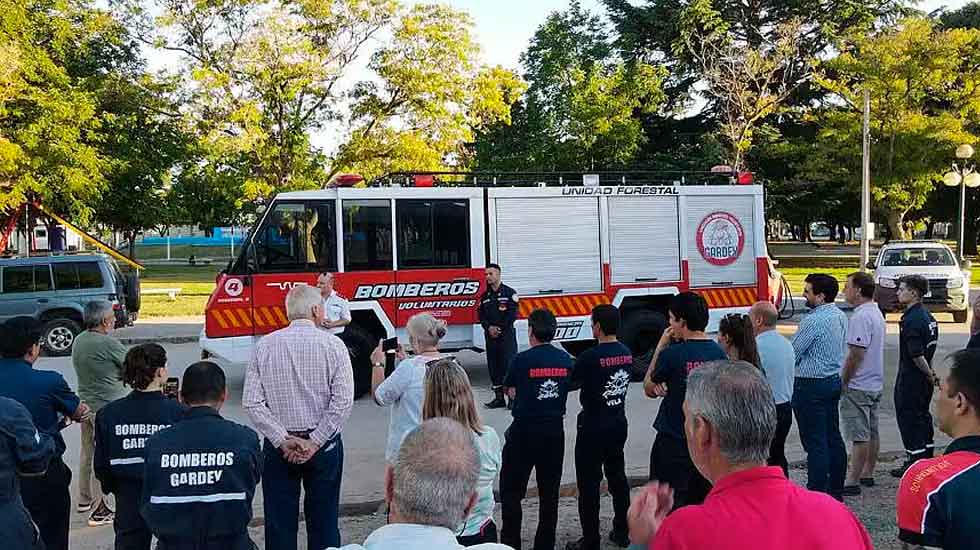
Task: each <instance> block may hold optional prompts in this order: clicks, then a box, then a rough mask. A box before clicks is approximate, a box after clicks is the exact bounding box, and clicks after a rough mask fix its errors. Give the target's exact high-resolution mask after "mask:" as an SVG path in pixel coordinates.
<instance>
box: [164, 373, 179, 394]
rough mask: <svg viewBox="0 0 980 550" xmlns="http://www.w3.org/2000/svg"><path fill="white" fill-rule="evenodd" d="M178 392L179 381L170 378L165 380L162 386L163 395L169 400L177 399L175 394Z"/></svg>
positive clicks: (172, 377) (173, 377) (175, 378)
mask: <svg viewBox="0 0 980 550" xmlns="http://www.w3.org/2000/svg"><path fill="white" fill-rule="evenodd" d="M179 392H180V379H179V378H177V377H175V376H171V377H170V378H167V382H166V383H165V384H164V385H163V395H165V396H167V397H169V398H171V399H177V394H178V393H179Z"/></svg>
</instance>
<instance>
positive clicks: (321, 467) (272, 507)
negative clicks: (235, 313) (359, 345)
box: [242, 285, 354, 550]
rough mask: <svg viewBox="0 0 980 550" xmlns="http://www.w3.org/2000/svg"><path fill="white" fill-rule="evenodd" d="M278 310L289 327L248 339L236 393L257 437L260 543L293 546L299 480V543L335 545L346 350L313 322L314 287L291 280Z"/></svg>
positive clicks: (319, 310) (348, 393) (279, 548)
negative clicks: (251, 348)
mask: <svg viewBox="0 0 980 550" xmlns="http://www.w3.org/2000/svg"><path fill="white" fill-rule="evenodd" d="M286 314H287V316H288V317H289V320H290V324H289V326H287V327H285V328H283V329H280V330H277V331H275V332H273V333H271V334H268V335H266V336H265V337H263V338H262V339H261V340H259V343H258V344H257V345H256V347H255V354H254V355H253V357H252V361H251V362H250V363H249V365H248V370H247V371H246V372H245V391H244V395H243V396H242V406H243V407H244V408H245V411H246V412H247V413H248V416H249V418H250V419H251V421H252V424H253V425H254V426H255V429H256V430H257V431H258V432H259V433H260V434H262V436H264V438H265V440H264V441H263V446H264V453H263V454H264V455H265V465H264V474H263V476H262V493H263V501H264V506H265V544H266V548H267V549H268V550H296V532H297V529H298V527H299V495H300V481H302V483H303V488H304V490H305V492H306V499H305V509H304V512H305V517H306V536H307V548H327V547H330V546H340V530H339V528H338V525H337V512H338V506H339V502H340V480H341V476H342V473H343V466H344V447H343V444H342V442H341V438H340V433H341V431H342V429H343V426H344V423H345V422H346V421H347V417H348V416H350V411H351V406H352V405H353V403H354V377H353V372H352V369H351V363H350V357H349V356H348V354H347V348H346V347H345V346H344V344H343V342H341V340H340V339H339V338H337V337H336V336H334V335H333V334H330V333H329V332H328V331H325V330H322V329H320V328H318V327H320V326H321V325H322V323H323V317H324V311H323V301H322V299H321V298H320V293H319V292H318V291H317V289H316V288H313V287H311V286H307V285H300V286H296V287H293V289H292V290H290V291H289V294H287V295H286Z"/></svg>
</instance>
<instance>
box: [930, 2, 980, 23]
mask: <svg viewBox="0 0 980 550" xmlns="http://www.w3.org/2000/svg"><path fill="white" fill-rule="evenodd" d="M939 25H940V26H941V27H942V28H944V29H980V2H970V3H969V4H966V5H965V6H963V7H961V8H960V9H958V10H954V11H947V12H944V13H943V14H942V15H940V16H939Z"/></svg>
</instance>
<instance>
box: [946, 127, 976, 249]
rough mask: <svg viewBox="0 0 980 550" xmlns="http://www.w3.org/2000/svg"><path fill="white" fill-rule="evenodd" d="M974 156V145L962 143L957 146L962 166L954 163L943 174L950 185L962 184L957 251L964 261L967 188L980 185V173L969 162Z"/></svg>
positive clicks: (957, 154)
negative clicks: (950, 168) (951, 167)
mask: <svg viewBox="0 0 980 550" xmlns="http://www.w3.org/2000/svg"><path fill="white" fill-rule="evenodd" d="M972 157H973V146H971V145H967V144H964V145H960V146H959V147H957V148H956V158H957V159H959V160H960V162H961V163H962V166H961V165H960V164H957V163H955V162H954V163H953V169H952V170H950V171H949V172H946V174H945V175H944V176H943V183H945V184H946V185H947V186H949V187H956V186H957V185H958V186H960V238H959V240H957V243H956V251H957V254H958V255H959V259H960V261H961V262H962V261H963V260H964V257H963V238H964V235H965V234H966V233H965V229H966V228H965V226H966V188H967V187H970V188H973V187H980V173H978V172H977V171H976V169H975V168H974V166H973V164H968V162H969V159H970V158H972Z"/></svg>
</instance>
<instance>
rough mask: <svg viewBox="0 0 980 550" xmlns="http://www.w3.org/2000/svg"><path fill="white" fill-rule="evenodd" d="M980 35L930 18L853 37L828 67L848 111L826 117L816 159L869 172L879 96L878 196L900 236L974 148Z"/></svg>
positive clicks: (853, 173) (830, 83) (829, 82)
mask: <svg viewBox="0 0 980 550" xmlns="http://www.w3.org/2000/svg"><path fill="white" fill-rule="evenodd" d="M978 46H980V31H974V30H964V29H952V30H939V29H936V28H934V26H933V23H932V22H931V21H929V20H927V19H906V20H904V21H902V23H901V25H900V26H899V27H898V28H894V29H885V30H882V31H879V32H877V33H874V34H871V35H866V36H858V37H855V38H851V39H850V40H848V41H847V42H845V43H844V44H843V45H842V52H841V55H840V56H838V57H837V58H835V59H833V60H831V61H829V62H828V63H827V65H826V71H827V75H828V76H826V77H822V78H821V79H820V82H821V84H822V85H824V86H825V87H826V88H827V89H828V90H829V91H831V92H832V93H833V94H834V95H835V97H836V98H837V99H838V101H839V102H841V103H843V104H845V105H846V106H847V107H832V108H828V109H826V110H825V111H824V112H823V113H822V114H821V123H822V124H821V125H822V130H821V131H820V133H819V135H818V140H817V144H816V146H817V151H818V152H817V154H815V158H823V159H826V160H825V162H826V163H828V164H832V165H835V166H839V167H847V168H845V170H847V172H848V174H849V179H851V180H852V181H854V180H856V179H857V178H858V177H859V174H860V173H861V171H860V169H859V166H860V158H861V154H860V151H861V148H860V146H859V144H860V136H861V113H860V111H859V109H858V108H857V106H858V105H860V104H861V101H862V100H861V95H862V91H863V90H868V91H869V92H870V96H871V114H872V122H871V130H872V142H873V147H872V155H871V158H872V168H871V173H872V182H873V186H872V194H873V196H874V199H875V200H876V201H877V202H878V207H879V209H880V210H881V211H883V212H884V213H885V216H886V219H887V223H888V227H889V231H890V232H891V234H892V236H893V237H904V236H905V235H906V230H905V227H904V222H905V215H906V214H907V213H908V212H909V211H910V210H913V209H916V208H919V207H921V206H922V205H923V204H924V203H925V201H926V199H927V197H928V196H929V194H930V193H931V192H932V191H933V189H934V188H935V186H936V184H937V183H938V181H939V178H940V177H941V174H942V172H943V171H944V170H945V169H948V166H949V163H950V162H951V160H952V152H953V151H954V150H955V149H956V147H957V145H959V144H960V143H973V142H975V141H976V139H977V138H976V136H975V135H973V134H972V133H970V132H969V131H968V118H967V117H969V116H974V115H975V114H976V113H978V112H980V55H978Z"/></svg>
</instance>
